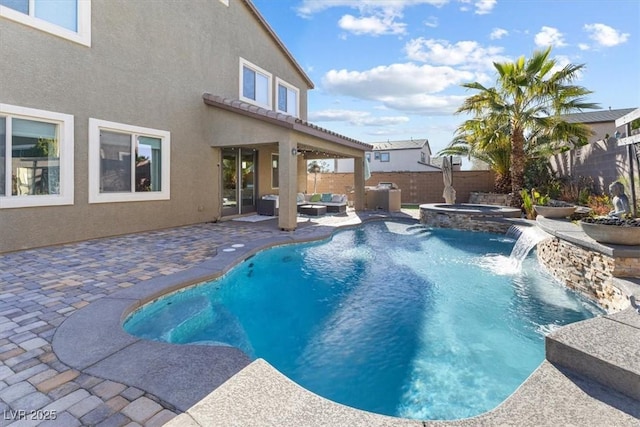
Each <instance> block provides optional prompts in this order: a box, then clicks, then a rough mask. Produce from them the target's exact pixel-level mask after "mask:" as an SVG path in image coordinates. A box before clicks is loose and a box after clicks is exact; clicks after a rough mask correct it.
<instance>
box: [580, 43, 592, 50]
mask: <svg viewBox="0 0 640 427" xmlns="http://www.w3.org/2000/svg"><path fill="white" fill-rule="evenodd" d="M578 48H579V49H580V50H589V49H591V46H589V45H588V44H586V43H578Z"/></svg>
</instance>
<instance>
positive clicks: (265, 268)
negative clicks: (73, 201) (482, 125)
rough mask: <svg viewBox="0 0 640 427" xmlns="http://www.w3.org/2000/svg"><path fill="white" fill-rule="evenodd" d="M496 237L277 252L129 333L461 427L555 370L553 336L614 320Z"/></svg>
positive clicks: (355, 241) (152, 311)
mask: <svg viewBox="0 0 640 427" xmlns="http://www.w3.org/2000/svg"><path fill="white" fill-rule="evenodd" d="M513 243H514V241H513V240H511V239H507V238H505V237H504V236H500V235H494V234H488V233H471V232H461V231H455V230H443V229H427V228H424V227H422V226H416V225H411V224H403V223H397V222H388V221H387V222H376V223H370V224H366V225H364V226H362V227H359V228H357V229H352V230H346V231H341V232H338V233H336V234H335V235H334V236H333V238H332V239H331V240H330V241H327V242H320V243H312V244H298V245H289V246H284V247H278V248H274V249H270V250H267V251H263V252H261V253H259V254H257V255H256V256H254V257H253V258H250V259H249V260H247V261H245V262H244V263H242V264H240V265H239V266H237V267H236V268H234V269H233V270H232V271H230V272H229V273H228V274H227V275H225V276H224V277H223V278H221V279H219V280H216V281H214V282H211V283H209V284H206V285H201V286H197V287H193V288H190V289H188V290H185V291H182V292H178V293H175V294H173V295H171V296H169V297H165V298H161V299H159V300H157V301H156V302H154V303H152V304H149V305H147V306H145V307H143V308H142V309H140V310H138V311H137V312H135V313H133V315H132V317H130V318H129V319H128V320H127V322H126V323H125V329H126V330H127V331H128V332H130V333H132V334H134V335H137V336H140V337H144V338H148V339H156V340H163V341H168V342H174V343H201V344H212V345H231V346H235V347H238V348H240V349H242V350H243V351H245V352H246V353H247V354H248V355H250V356H251V357H254V358H255V357H261V358H264V359H266V360H267V361H268V362H270V363H271V364H272V365H274V366H275V367H276V368H278V369H279V370H280V371H282V372H283V373H284V374H286V375H287V376H288V377H289V378H291V379H293V380H294V381H296V382H298V383H299V384H300V385H302V386H303V387H305V388H307V389H309V390H311V391H313V392H316V393H318V394H320V395H321V396H324V397H326V398H329V399H332V400H334V401H337V402H340V403H343V404H346V405H349V406H353V407H356V408H360V409H365V410H368V411H372V412H377V413H382V414H387V415H394V416H401V417H407V418H415V419H457V418H464V417H469V416H473V415H477V414H479V413H482V412H485V411H487V410H490V409H492V408H494V407H495V406H496V405H498V404H499V403H500V402H502V401H503V400H504V399H505V398H506V397H507V396H508V395H509V394H511V393H512V392H513V391H514V390H515V389H516V388H517V387H518V386H519V385H520V384H521V383H522V382H523V381H524V380H525V379H526V377H527V376H528V375H529V374H530V373H531V372H533V370H534V369H535V368H536V367H537V366H538V365H539V364H540V362H541V361H542V360H543V358H544V341H543V338H544V333H545V332H548V331H549V330H552V329H554V328H557V327H559V326H560V325H563V324H567V323H571V322H575V321H578V320H582V319H585V318H589V317H592V316H594V315H596V314H600V313H601V311H600V310H599V309H598V308H597V307H596V306H595V305H593V304H591V303H590V302H588V301H586V300H584V299H583V298H581V297H580V296H578V295H576V294H574V293H573V292H571V291H569V290H567V289H565V288H564V287H562V286H561V285H560V284H558V283H557V282H555V281H554V280H553V279H552V278H551V277H550V276H548V275H546V274H544V273H543V272H541V271H540V268H539V266H538V265H537V262H536V260H535V258H534V257H531V256H530V257H529V258H527V259H526V260H525V262H524V265H523V269H522V272H517V271H514V269H513V268H511V267H510V266H511V265H512V264H511V262H510V260H509V259H508V254H509V252H510V250H511V248H512V247H513Z"/></svg>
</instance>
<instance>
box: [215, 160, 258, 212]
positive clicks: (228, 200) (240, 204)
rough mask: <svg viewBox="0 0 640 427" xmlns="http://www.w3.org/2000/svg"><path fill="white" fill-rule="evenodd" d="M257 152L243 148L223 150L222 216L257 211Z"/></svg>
mask: <svg viewBox="0 0 640 427" xmlns="http://www.w3.org/2000/svg"><path fill="white" fill-rule="evenodd" d="M255 169H256V152H255V150H247V149H242V148H225V149H223V150H222V177H221V179H222V215H223V216H227V215H238V214H243V213H250V212H255V211H256V184H257V183H256V173H255V172H256V171H255Z"/></svg>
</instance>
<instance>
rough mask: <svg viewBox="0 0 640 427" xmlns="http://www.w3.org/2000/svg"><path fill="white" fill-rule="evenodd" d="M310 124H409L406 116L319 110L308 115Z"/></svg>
mask: <svg viewBox="0 0 640 427" xmlns="http://www.w3.org/2000/svg"><path fill="white" fill-rule="evenodd" d="M309 120H310V121H312V122H348V123H350V124H352V125H355V126H393V125H400V124H404V123H408V122H409V118H408V117H406V116H382V117H376V116H372V115H371V113H369V112H367V111H356V110H321V111H314V112H311V113H309Z"/></svg>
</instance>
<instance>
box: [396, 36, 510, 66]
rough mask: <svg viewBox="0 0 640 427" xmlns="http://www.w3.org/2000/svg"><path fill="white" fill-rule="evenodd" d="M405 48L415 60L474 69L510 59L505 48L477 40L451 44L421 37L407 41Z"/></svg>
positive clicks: (408, 54)
mask: <svg viewBox="0 0 640 427" xmlns="http://www.w3.org/2000/svg"><path fill="white" fill-rule="evenodd" d="M404 50H405V52H406V54H407V58H409V59H411V60H413V61H420V62H428V63H431V64H439V65H450V66H459V67H461V68H464V69H474V70H483V69H488V68H493V62H503V61H506V60H508V59H507V58H506V57H504V56H503V55H502V51H503V48H501V47H495V46H489V47H483V46H481V45H480V44H479V43H478V42H475V41H460V42H457V43H455V44H451V43H450V42H448V41H446V40H435V39H425V38H422V37H420V38H417V39H413V40H410V41H409V42H407V44H406V45H405V47H404Z"/></svg>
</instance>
